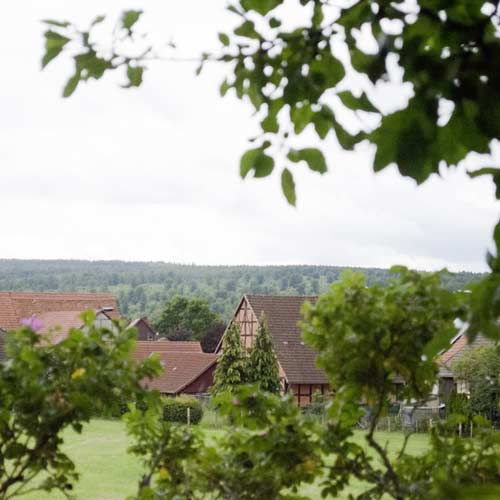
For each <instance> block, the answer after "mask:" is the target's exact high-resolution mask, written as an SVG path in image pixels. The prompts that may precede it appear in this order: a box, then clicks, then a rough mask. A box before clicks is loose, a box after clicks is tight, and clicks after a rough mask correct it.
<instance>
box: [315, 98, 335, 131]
mask: <svg viewBox="0 0 500 500" xmlns="http://www.w3.org/2000/svg"><path fill="white" fill-rule="evenodd" d="M311 120H312V123H313V125H314V128H315V129H316V133H317V134H318V135H319V137H320V138H321V139H324V138H325V137H326V136H327V135H328V132H329V131H330V130H331V128H332V127H333V123H334V121H335V117H334V115H333V111H332V110H331V109H330V108H329V107H328V106H326V105H323V106H321V109H320V110H319V111H317V112H316V113H314V115H313V117H312V119H311Z"/></svg>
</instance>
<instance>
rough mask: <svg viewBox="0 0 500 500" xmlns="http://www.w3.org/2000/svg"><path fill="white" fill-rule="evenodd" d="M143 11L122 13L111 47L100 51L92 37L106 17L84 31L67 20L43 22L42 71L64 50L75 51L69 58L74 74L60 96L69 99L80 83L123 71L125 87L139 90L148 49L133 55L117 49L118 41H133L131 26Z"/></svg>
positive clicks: (149, 49) (100, 17)
mask: <svg viewBox="0 0 500 500" xmlns="http://www.w3.org/2000/svg"><path fill="white" fill-rule="evenodd" d="M141 14H142V11H140V10H129V11H125V12H124V13H123V14H122V16H121V18H120V20H119V22H118V24H117V26H116V27H115V29H114V31H113V43H112V47H111V48H108V47H106V48H103V47H100V45H99V44H98V43H97V41H96V40H95V38H94V36H93V35H94V33H95V30H96V28H97V27H98V25H100V24H101V23H103V22H104V21H105V20H106V17H105V16H102V15H101V16H97V17H96V18H95V19H94V20H93V21H92V22H91V23H90V26H89V28H88V30H86V31H80V30H78V29H77V28H76V27H75V26H74V25H73V24H71V23H70V22H68V21H63V22H61V21H54V20H45V21H44V23H45V24H47V25H48V26H49V29H48V30H47V31H46V32H45V33H44V36H45V54H44V56H43V58H42V69H43V68H45V67H46V66H47V64H49V63H50V62H51V61H52V60H53V59H55V58H56V57H57V56H59V54H61V52H62V51H63V50H64V49H73V51H75V50H76V53H75V54H74V55H72V58H73V63H74V73H73V75H72V76H71V77H70V78H69V79H68V81H67V82H66V85H65V86H64V89H63V97H70V96H71V95H72V94H73V93H74V92H75V90H76V88H77V87H78V84H79V83H80V82H82V81H87V80H89V79H92V78H93V79H95V80H99V79H100V78H102V76H103V75H104V74H105V72H106V71H110V70H116V69H118V68H125V70H126V71H125V74H126V76H127V79H128V83H127V84H125V85H124V87H126V88H129V87H138V86H140V85H141V83H142V75H143V72H144V65H143V64H142V63H141V61H145V60H147V58H148V57H149V54H150V52H151V47H146V48H143V49H142V50H141V51H140V52H138V53H137V54H135V55H131V54H126V53H124V52H122V51H120V50H119V49H118V46H119V45H120V43H121V42H124V41H125V40H126V39H132V41H135V39H134V33H133V27H134V25H135V24H136V23H137V21H138V20H139V18H140V16H141ZM71 53H72V52H71Z"/></svg>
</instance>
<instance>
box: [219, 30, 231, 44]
mask: <svg viewBox="0 0 500 500" xmlns="http://www.w3.org/2000/svg"><path fill="white" fill-rule="evenodd" d="M219 41H220V43H222V45H224V46H225V47H227V46H228V45H229V37H228V36H227V35H226V34H225V33H219Z"/></svg>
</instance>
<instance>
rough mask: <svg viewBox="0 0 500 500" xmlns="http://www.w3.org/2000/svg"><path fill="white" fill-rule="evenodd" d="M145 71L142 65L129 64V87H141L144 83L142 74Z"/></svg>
mask: <svg viewBox="0 0 500 500" xmlns="http://www.w3.org/2000/svg"><path fill="white" fill-rule="evenodd" d="M143 73H144V68H143V67H141V66H130V65H129V66H128V67H127V77H128V80H129V84H128V85H127V87H139V86H140V85H141V83H142V75H143Z"/></svg>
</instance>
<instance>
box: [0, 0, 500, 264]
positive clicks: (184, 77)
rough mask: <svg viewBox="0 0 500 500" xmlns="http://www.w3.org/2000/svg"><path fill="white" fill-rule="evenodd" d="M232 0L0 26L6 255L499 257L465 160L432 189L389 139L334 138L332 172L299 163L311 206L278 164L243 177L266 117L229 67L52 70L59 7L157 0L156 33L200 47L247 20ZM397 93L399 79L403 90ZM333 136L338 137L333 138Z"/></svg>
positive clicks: (485, 197) (286, 259)
mask: <svg viewBox="0 0 500 500" xmlns="http://www.w3.org/2000/svg"><path fill="white" fill-rule="evenodd" d="M224 4H225V2H223V1H216V0H212V1H210V2H207V1H206V0H196V1H195V0H190V1H188V0H182V1H181V0H179V1H174V0H169V1H163V2H158V1H149V2H144V1H143V2H139V1H135V2H133V1H127V2H123V1H120V2H118V1H107V2H106V1H94V0H92V1H90V0H86V1H76V0H74V1H72V2H69V1H67V0H60V1H56V0H44V1H40V0H33V1H28V0H17V1H16V2H9V3H8V6H7V7H6V10H5V9H4V23H3V26H2V30H0V47H1V48H0V51H1V52H2V78H1V79H0V107H1V113H0V162H1V167H2V168H1V171H0V218H1V225H2V231H1V239H0V258H43V259H52V258H82V259H123V260H148V261H149V260H161V261H168V262H183V263H198V264H331V265H355V266H379V267H387V266H390V265H392V264H405V265H408V266H412V267H416V268H420V269H437V268H441V267H444V266H447V267H448V268H449V269H452V270H462V269H463V270H484V269H485V264H484V255H485V252H486V249H487V247H488V245H489V244H490V238H491V231H492V228H493V225H494V222H495V220H496V219H497V218H498V215H499V206H498V204H496V203H495V202H494V191H493V187H492V184H491V182H490V181H488V180H475V181H471V180H469V179H468V178H467V176H466V174H465V173H464V168H458V169H454V170H452V171H448V172H445V173H444V175H443V176H442V177H441V178H439V177H437V176H435V177H434V178H432V179H431V180H430V181H428V182H427V183H425V184H424V185H423V186H420V187H418V188H417V187H416V186H415V183H414V182H413V181H411V180H409V179H403V178H402V177H400V176H399V175H398V174H397V173H396V171H395V170H394V169H387V170H386V171H384V172H383V173H380V174H377V175H375V174H373V173H372V171H371V168H370V164H371V160H372V156H373V151H372V150H371V149H370V148H369V147H366V148H362V149H361V150H359V151H357V152H356V153H352V154H345V153H342V152H340V151H339V150H338V149H337V148H336V147H335V145H334V144H330V143H327V144H325V151H326V152H327V155H328V162H329V166H330V172H329V173H328V174H327V175H325V176H323V177H321V176H318V175H316V174H311V173H308V172H305V171H304V169H305V167H296V169H295V175H296V182H297V191H298V198H299V199H298V204H297V208H292V207H290V206H288V205H287V204H286V202H285V200H284V198H283V196H282V194H281V192H280V187H279V176H278V173H276V175H274V176H272V177H271V178H268V179H265V180H261V179H256V180H251V179H250V180H246V181H242V180H241V179H240V178H239V174H238V162H239V157H240V155H241V153H242V152H243V151H244V150H245V147H246V146H247V139H248V137H250V136H251V134H252V133H253V132H254V131H255V130H256V122H255V121H254V120H253V119H252V117H251V109H250V107H249V106H248V105H247V104H246V103H242V102H240V101H237V100H236V99H235V98H233V97H229V98H225V99H221V98H220V97H219V94H218V83H219V82H220V81H221V80H222V78H223V71H224V70H223V68H221V67H209V68H208V69H207V71H205V72H204V73H202V75H201V76H200V77H195V75H194V66H193V65H191V64H187V63H183V64H179V63H161V64H156V65H155V66H154V67H153V68H151V69H150V70H149V71H148V72H147V74H146V75H145V84H144V85H143V87H141V88H140V89H137V90H136V89H134V90H129V91H125V90H122V89H120V87H119V86H118V83H120V77H119V76H118V75H116V76H111V77H110V78H104V79H103V80H101V81H100V82H97V83H94V82H92V83H90V84H88V85H82V86H80V87H79V88H78V90H77V91H76V93H75V94H74V96H73V97H72V98H71V99H68V100H63V99H62V98H61V97H60V95H61V89H62V86H63V83H64V81H65V79H66V78H67V76H68V75H69V73H70V71H71V64H70V63H69V61H68V60H66V61H55V62H54V63H52V64H51V65H49V67H48V68H47V69H46V70H45V71H44V72H43V73H42V72H41V71H40V58H41V55H42V53H43V39H42V33H43V26H42V25H41V23H40V22H39V21H40V20H41V19H45V18H55V19H69V20H72V21H77V22H79V23H81V25H82V26H85V25H86V23H87V22H88V20H89V19H92V18H93V17H94V16H95V15H96V14H100V13H108V12H110V13H112V14H113V13H114V14H115V15H116V13H117V10H116V9H117V8H119V7H120V6H125V7H142V8H144V9H145V10H146V12H147V15H146V16H145V17H144V19H143V21H142V24H141V26H142V27H143V28H144V29H145V30H147V31H149V32H150V33H151V36H152V37H153V39H154V40H157V41H159V40H168V39H170V38H173V39H174V40H175V41H176V42H177V44H178V46H179V47H180V49H179V50H180V51H181V53H182V54H184V55H191V54H197V53H199V52H201V51H203V50H210V49H211V48H213V47H216V46H217V41H216V40H217V39H216V34H217V31H219V30H223V29H224V28H225V27H228V26H231V23H232V19H231V17H230V15H229V14H227V13H225V12H224ZM394 95H396V93H395V94H394ZM332 142H333V141H332Z"/></svg>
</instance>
